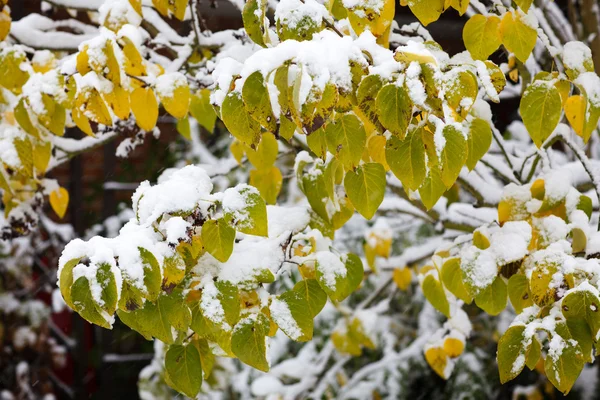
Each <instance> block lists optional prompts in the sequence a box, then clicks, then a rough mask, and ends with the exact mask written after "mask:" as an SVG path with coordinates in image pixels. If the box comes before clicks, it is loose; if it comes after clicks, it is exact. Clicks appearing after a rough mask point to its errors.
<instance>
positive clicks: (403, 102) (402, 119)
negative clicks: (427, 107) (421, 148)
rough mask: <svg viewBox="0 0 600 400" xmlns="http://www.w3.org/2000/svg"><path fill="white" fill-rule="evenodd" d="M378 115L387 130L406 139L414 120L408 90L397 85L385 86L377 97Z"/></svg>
mask: <svg viewBox="0 0 600 400" xmlns="http://www.w3.org/2000/svg"><path fill="white" fill-rule="evenodd" d="M376 104H377V115H378V116H379V121H381V124H382V125H383V127H384V128H385V129H387V130H388V131H390V132H392V133H393V134H394V135H396V136H398V137H399V138H401V139H402V138H404V136H405V135H406V129H407V128H408V124H409V123H410V120H411V119H412V108H413V107H412V106H413V105H412V101H411V100H410V97H409V96H408V93H407V91H406V89H404V88H403V87H401V86H396V85H395V84H389V85H385V86H384V87H383V88H382V89H381V90H380V91H379V94H378V95H377V100H376Z"/></svg>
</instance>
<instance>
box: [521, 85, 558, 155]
mask: <svg viewBox="0 0 600 400" xmlns="http://www.w3.org/2000/svg"><path fill="white" fill-rule="evenodd" d="M561 108H562V102H561V99H560V93H559V92H558V89H556V87H555V86H554V85H552V84H548V82H546V81H535V82H534V83H532V84H531V85H529V86H528V87H527V89H526V90H525V93H523V98H522V99H521V105H520V106H519V112H520V113H521V118H523V123H524V124H525V127H526V128H527V131H528V132H529V136H531V139H532V140H533V142H534V143H535V145H536V146H537V147H541V146H542V144H543V143H544V141H545V140H546V139H547V138H548V137H549V136H550V135H551V134H552V132H553V131H554V129H555V128H556V126H557V125H558V122H559V120H560V114H561V112H560V111H561Z"/></svg>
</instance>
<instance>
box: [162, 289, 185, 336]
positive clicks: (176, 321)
mask: <svg viewBox="0 0 600 400" xmlns="http://www.w3.org/2000/svg"><path fill="white" fill-rule="evenodd" d="M157 302H158V304H159V307H160V308H161V312H162V311H163V310H164V312H165V314H166V316H167V321H169V324H170V325H171V326H173V327H174V328H175V329H177V330H179V331H182V332H185V331H187V329H188V327H189V326H190V324H191V322H192V311H191V310H190V308H189V307H188V306H187V304H185V298H184V296H183V294H182V293H181V289H177V290H175V291H173V293H171V294H169V295H166V296H160V297H159V298H158V300H157Z"/></svg>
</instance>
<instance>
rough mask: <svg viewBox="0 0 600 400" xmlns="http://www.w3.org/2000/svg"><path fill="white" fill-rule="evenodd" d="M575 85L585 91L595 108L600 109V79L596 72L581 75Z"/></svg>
mask: <svg viewBox="0 0 600 400" xmlns="http://www.w3.org/2000/svg"><path fill="white" fill-rule="evenodd" d="M574 83H575V84H576V85H577V86H579V87H581V88H582V89H583V90H584V91H585V94H586V96H587V99H588V101H589V102H590V104H591V105H592V106H593V107H595V108H600V77H598V75H596V73H595V72H584V73H582V74H580V75H579V76H578V77H577V79H575V82H574ZM588 112H589V110H588Z"/></svg>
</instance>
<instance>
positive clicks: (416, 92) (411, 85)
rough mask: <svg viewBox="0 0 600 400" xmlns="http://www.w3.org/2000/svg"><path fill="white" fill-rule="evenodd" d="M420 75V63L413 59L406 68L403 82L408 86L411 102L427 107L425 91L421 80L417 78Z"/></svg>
mask: <svg viewBox="0 0 600 400" xmlns="http://www.w3.org/2000/svg"><path fill="white" fill-rule="evenodd" d="M420 76H421V65H420V64H419V62H418V61H413V62H411V63H410V65H409V66H408V68H407V69H406V78H405V81H404V82H405V84H406V87H407V88H408V96H409V97H410V99H411V100H412V102H413V103H414V104H415V105H417V106H421V107H425V109H427V108H428V107H427V105H426V103H425V102H426V101H427V94H426V93H425V86H423V82H421V79H419V78H420Z"/></svg>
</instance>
